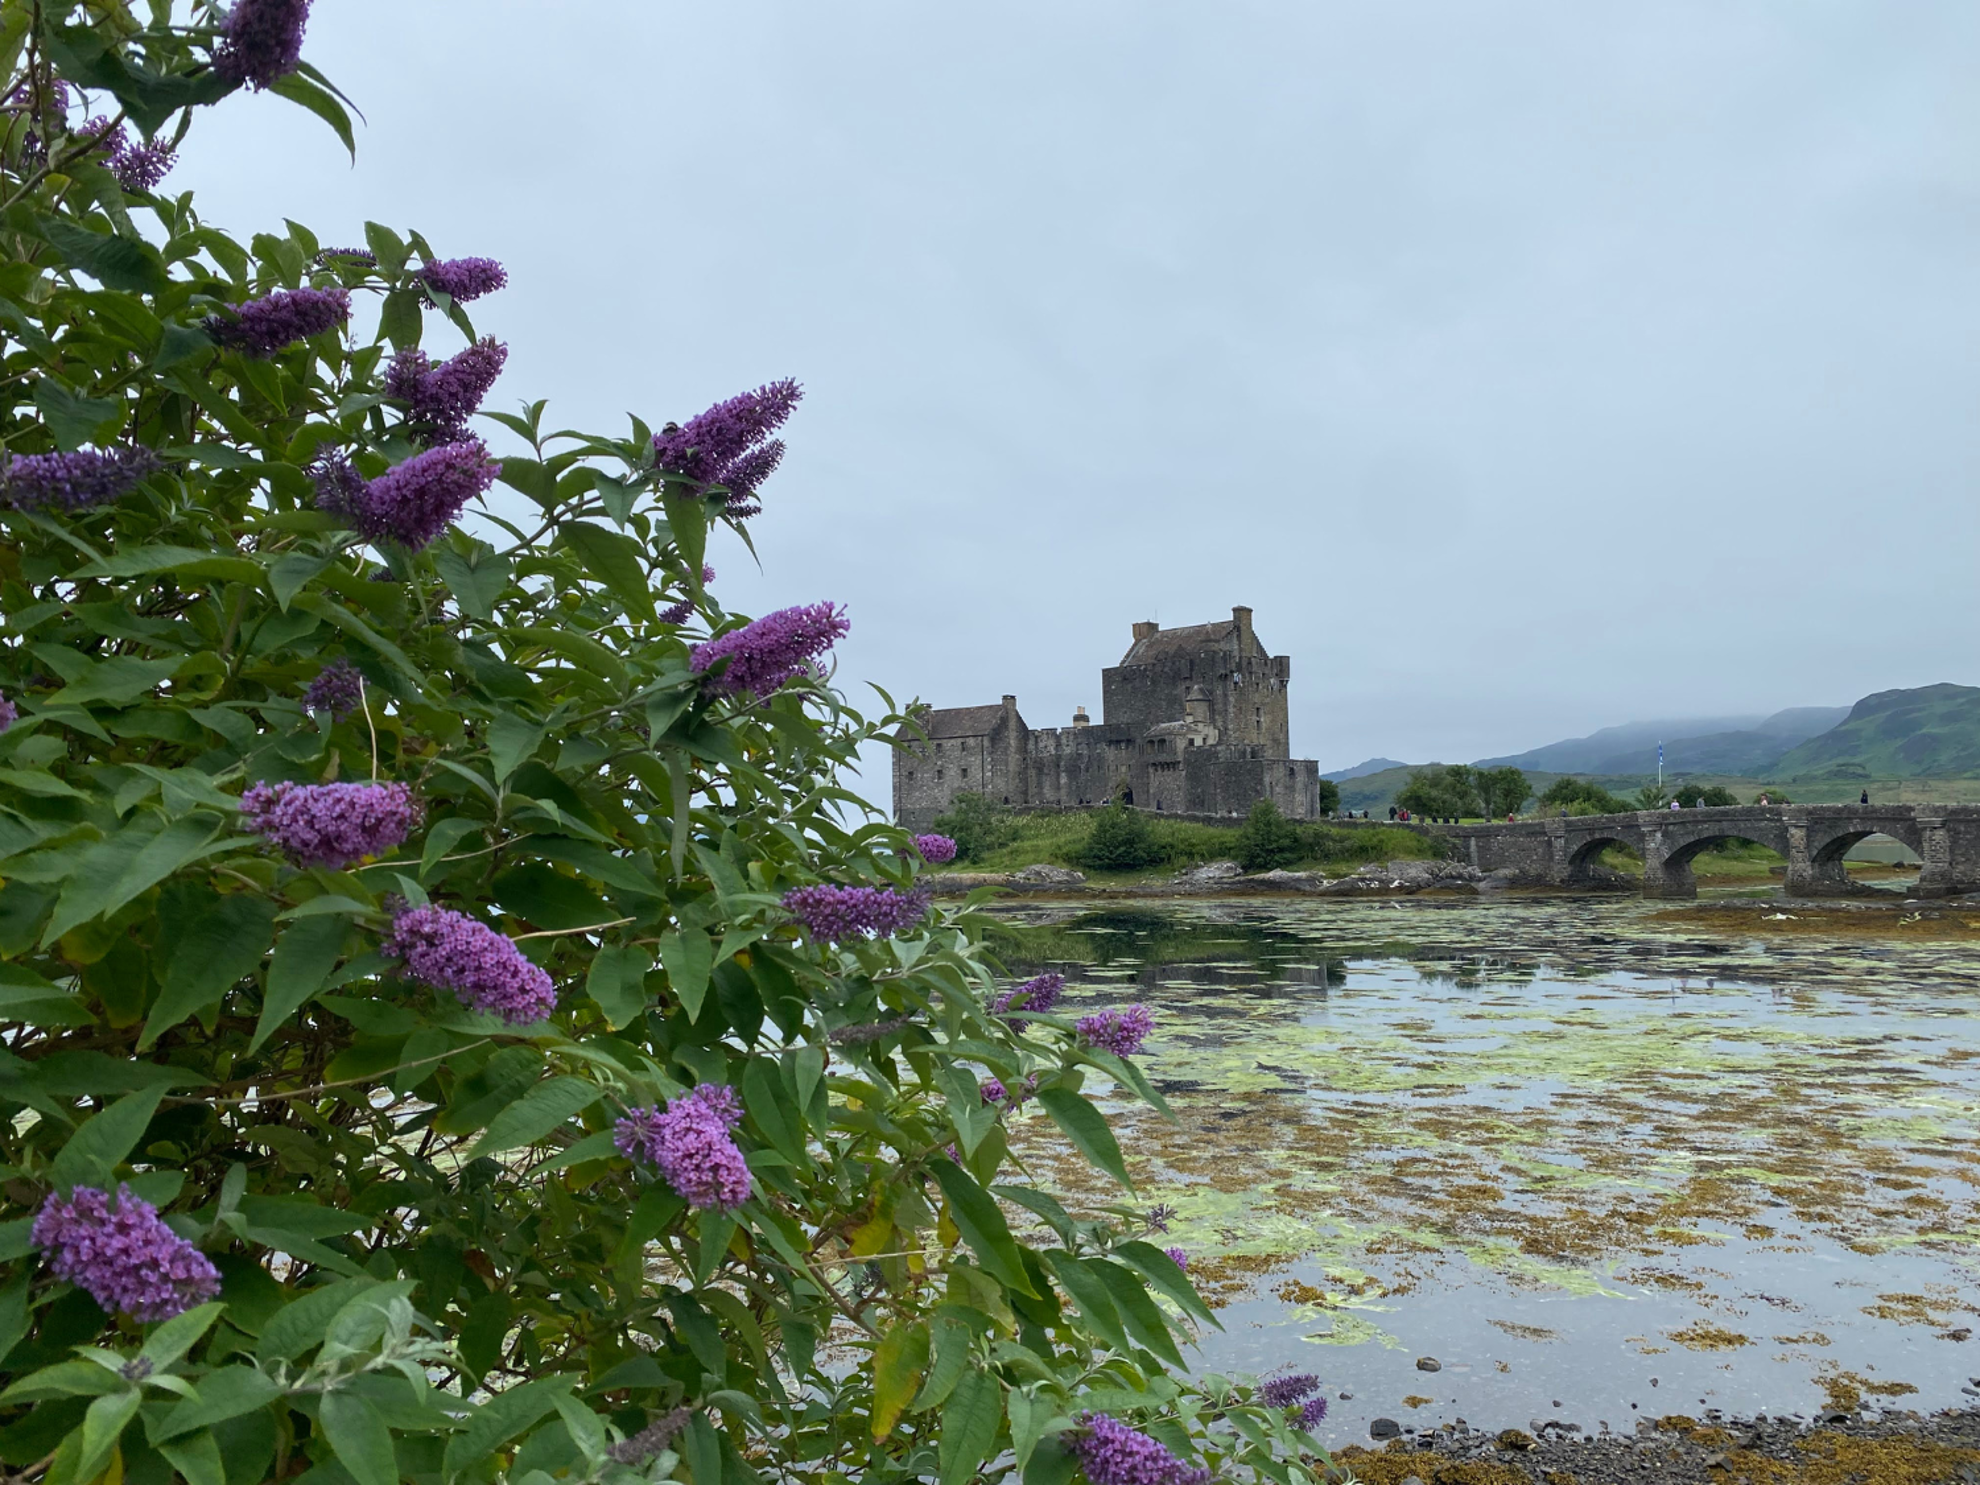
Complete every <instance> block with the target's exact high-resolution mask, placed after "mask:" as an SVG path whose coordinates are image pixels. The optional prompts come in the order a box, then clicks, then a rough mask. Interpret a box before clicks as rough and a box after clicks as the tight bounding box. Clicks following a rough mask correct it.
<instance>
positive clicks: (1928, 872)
mask: <svg viewBox="0 0 1980 1485" xmlns="http://www.w3.org/2000/svg"><path fill="white" fill-rule="evenodd" d="M1433 828H1434V829H1436V831H1437V832H1438V833H1439V834H1442V835H1444V836H1446V837H1448V838H1451V839H1452V840H1453V842H1454V843H1455V844H1456V846H1457V848H1458V850H1459V852H1460V853H1461V854H1462V855H1463V856H1464V857H1465V858H1466V859H1467V860H1469V861H1470V863H1471V864H1472V865H1473V866H1475V867H1477V868H1478V869H1479V870H1480V871H1487V872H1489V871H1500V870H1511V871H1513V872H1516V873H1517V874H1518V875H1519V876H1520V877H1521V878H1522V879H1524V880H1528V881H1533V882H1536V883H1540V882H1544V883H1546V884H1548V885H1551V886H1557V887H1576V886H1592V885H1594V884H1595V882H1596V880H1597V867H1596V861H1597V858H1598V857H1599V856H1600V855H1601V853H1602V851H1603V850H1604V849H1605V848H1606V847H1608V846H1610V845H1623V846H1627V847H1628V848H1630V849H1631V850H1633V851H1635V852H1636V853H1637V854H1638V855H1640V856H1641V857H1642V858H1643V892H1644V895H1645V896H1649V897H1695V896H1697V894H1698V883H1697V880H1696V879H1695V878H1694V877H1693V876H1692V871H1691V862H1692V859H1693V858H1694V857H1696V856H1697V855H1698V854H1699V853H1700V852H1701V851H1704V850H1707V849H1709V848H1710V847H1712V846H1713V845H1716V844H1719V843H1721V842H1724V841H1728V840H1750V841H1757V842H1758V843H1759V844H1761V845H1763V846H1767V847H1769V848H1770V849H1772V850H1775V851H1778V852H1780V854H1781V855H1783V856H1785V857H1786V858H1787V882H1786V886H1787V891H1788V894H1789V895H1790V896H1794V897H1832V896H1840V895H1843V894H1846V893H1850V892H1854V891H1856V890H1857V889H1856V887H1855V886H1854V885H1853V884H1852V883H1851V882H1850V879H1849V875H1848V873H1847V872H1846V871H1845V869H1844V867H1843V858H1844V857H1845V856H1847V855H1848V853H1849V851H1850V848H1851V847H1852V846H1854V845H1856V844H1857V843H1858V842H1859V841H1861V840H1864V839H1866V838H1867V837H1869V836H1872V835H1888V836H1891V837H1892V838H1893V839H1896V840H1900V841H1902V842H1904V844H1905V845H1907V846H1909V847H1910V848H1911V849H1912V850H1913V851H1915V852H1917V853H1918V856H1919V858H1920V860H1921V861H1922V862H1923V863H1924V865H1923V867H1922V868H1921V870H1920V872H1919V879H1918V888H1917V891H1918V895H1919V896H1921V897H1945V896H1950V895H1952V894H1954V893H1959V892H1972V891H1980V805H1970V804H1962V805H1938V804H1884V805H1876V804H1872V805H1857V804H1815V805H1804V804H1787V805H1758V804H1743V805H1728V806H1723V807H1720V808H1716V809H1690V810H1635V811H1632V812H1630V813H1628V814H1622V815H1569V816H1564V817H1563V816H1555V817H1548V818H1541V819H1534V820H1517V821H1511V822H1508V823H1502V824H1487V825H1443V826H1437V827H1433Z"/></svg>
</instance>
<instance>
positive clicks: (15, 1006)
mask: <svg viewBox="0 0 1980 1485" xmlns="http://www.w3.org/2000/svg"><path fill="white" fill-rule="evenodd" d="M0 1021H22V1022H25V1023H26V1024H27V1025H29V1026H92V1025H94V1024H95V1023H96V1017H95V1015H94V1014H93V1013H92V1012H91V1011H90V1009H89V1007H88V1006H86V1005H84V1004H83V1003H82V1002H81V1001H80V1000H78V999H77V998H76V997H75V996H73V995H71V994H69V993H68V992H67V991H65V990H60V989H57V988H56V987H55V986H54V985H51V984H49V983H48V981H46V980H44V979H43V978H42V977H41V976H40V975H38V974H36V973H35V972H34V971H33V970H30V969H23V968H22V967H21V966H20V965H18V964H0Z"/></svg>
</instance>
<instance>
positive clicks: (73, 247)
mask: <svg viewBox="0 0 1980 1485" xmlns="http://www.w3.org/2000/svg"><path fill="white" fill-rule="evenodd" d="M32 221H33V224H34V226H33V231H34V234H35V236H37V237H39V238H40V239H41V240H42V241H43V242H45V243H47V244H48V245H49V246H50V247H52V248H53V249H55V252H56V255H57V256H58V257H60V258H61V260H62V261H63V262H64V263H65V264H67V265H68V266H69V267H71V268H73V269H76V270H77V271H78V272H81V273H86V274H88V275H89V276H90V277H91V278H93V279H95V280H96V281H97V282H98V283H100V284H102V285H103V287H104V288H106V289H116V290H118V291H120V292H123V293H127V294H162V293H163V292H164V291H165V288H166V285H167V279H166V275H165V265H164V263H163V262H162V261H161V260H160V258H159V256H158V249H156V248H155V247H153V246H151V244H150V243H148V242H143V241H139V240H136V239H133V238H129V237H117V236H113V235H112V234H110V233H108V232H92V231H90V230H89V228H87V227H81V226H77V225H76V224H75V223H73V222H65V221H63V220H62V219H61V218H60V217H51V216H48V215H46V214H45V213H40V212H37V213H34V214H33V217H32Z"/></svg>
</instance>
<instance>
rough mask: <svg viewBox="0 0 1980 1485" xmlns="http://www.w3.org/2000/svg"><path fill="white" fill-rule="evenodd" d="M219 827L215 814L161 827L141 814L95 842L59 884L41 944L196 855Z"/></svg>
mask: <svg viewBox="0 0 1980 1485" xmlns="http://www.w3.org/2000/svg"><path fill="white" fill-rule="evenodd" d="M219 828H220V819H219V817H218V816H216V815H208V814H197V815H187V816H186V817H184V818H183V819H179V820H174V821H173V822H172V823H171V824H169V825H167V826H165V827H164V828H163V829H162V830H161V829H160V828H159V824H158V820H157V817H156V816H145V817H143V818H141V819H136V820H133V821H132V822H131V823H130V824H129V825H126V826H125V827H124V828H123V829H122V830H120V831H118V832H117V833H116V834H115V835H113V836H111V837H110V838H109V839H108V840H104V841H100V842H98V844H97V845H96V846H95V847H94V848H93V849H92V850H91V851H90V853H89V854H88V855H87V856H85V857H84V858H83V859H82V861H81V862H80V863H78V864H77V866H76V868H75V870H74V871H73V872H71V873H70V875H69V877H68V880H67V882H66V883H65V884H64V885H63V888H62V896H61V898H60V900H59V901H57V902H56V904H55V911H54V914H53V915H52V916H51V917H50V918H49V920H48V926H47V927H46V928H44V929H43V930H42V933H41V942H42V945H43V947H46V946H48V945H49V944H52V943H54V942H55V941H56V940H57V939H59V938H61V937H62V935H63V934H65V933H67V932H68V931H69V930H70V929H71V928H74V927H76V926H77V925H78V924H80V923H87V922H88V921H89V920H90V919H92V918H95V917H97V916H99V915H101V914H106V913H114V912H116V911H117V909H119V908H121V907H122V906H123V905H124V904H125V903H127V902H129V901H130V900H131V899H132V898H133V897H136V896H137V895H138V893H140V892H143V891H145V890H146V889H147V888H149V887H152V886H154V885H156V884H157V883H158V882H160V881H162V880H163V879H164V878H166V877H168V876H170V875H171V874H172V873H173V872H175V871H177V870H178V869H179V868H180V867H181V866H184V865H185V864H186V863H187V862H189V861H191V860H192V859H193V858H194V857H195V856H198V855H200V854H201V852H202V850H203V848H204V847H205V846H206V845H207V843H208V842H209V841H210V840H211V839H212V838H213V835H214V832H216V831H217V830H218V829H219Z"/></svg>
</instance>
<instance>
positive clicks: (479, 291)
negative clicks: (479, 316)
mask: <svg viewBox="0 0 1980 1485" xmlns="http://www.w3.org/2000/svg"><path fill="white" fill-rule="evenodd" d="M413 277H414V278H416V279H418V280H419V281H420V282H421V283H423V284H425V285H426V287H427V288H429V289H431V290H432V291H433V292H434V293H436V294H445V295H446V296H447V297H448V298H449V299H451V300H453V301H454V303H456V304H466V303H467V302H468V301H469V300H472V299H479V298H480V297H481V296H482V295H483V294H492V293H494V292H495V291H496V290H497V289H500V288H502V287H504V286H505V285H507V283H508V282H509V274H508V271H507V270H506V269H505V268H503V267H502V265H501V264H500V263H497V262H496V261H495V260H494V259H493V258H438V259H435V260H433V261H431V262H429V263H427V264H426V265H425V266H423V267H421V268H420V269H418V270H417V271H416V272H415V273H414V274H413Z"/></svg>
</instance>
